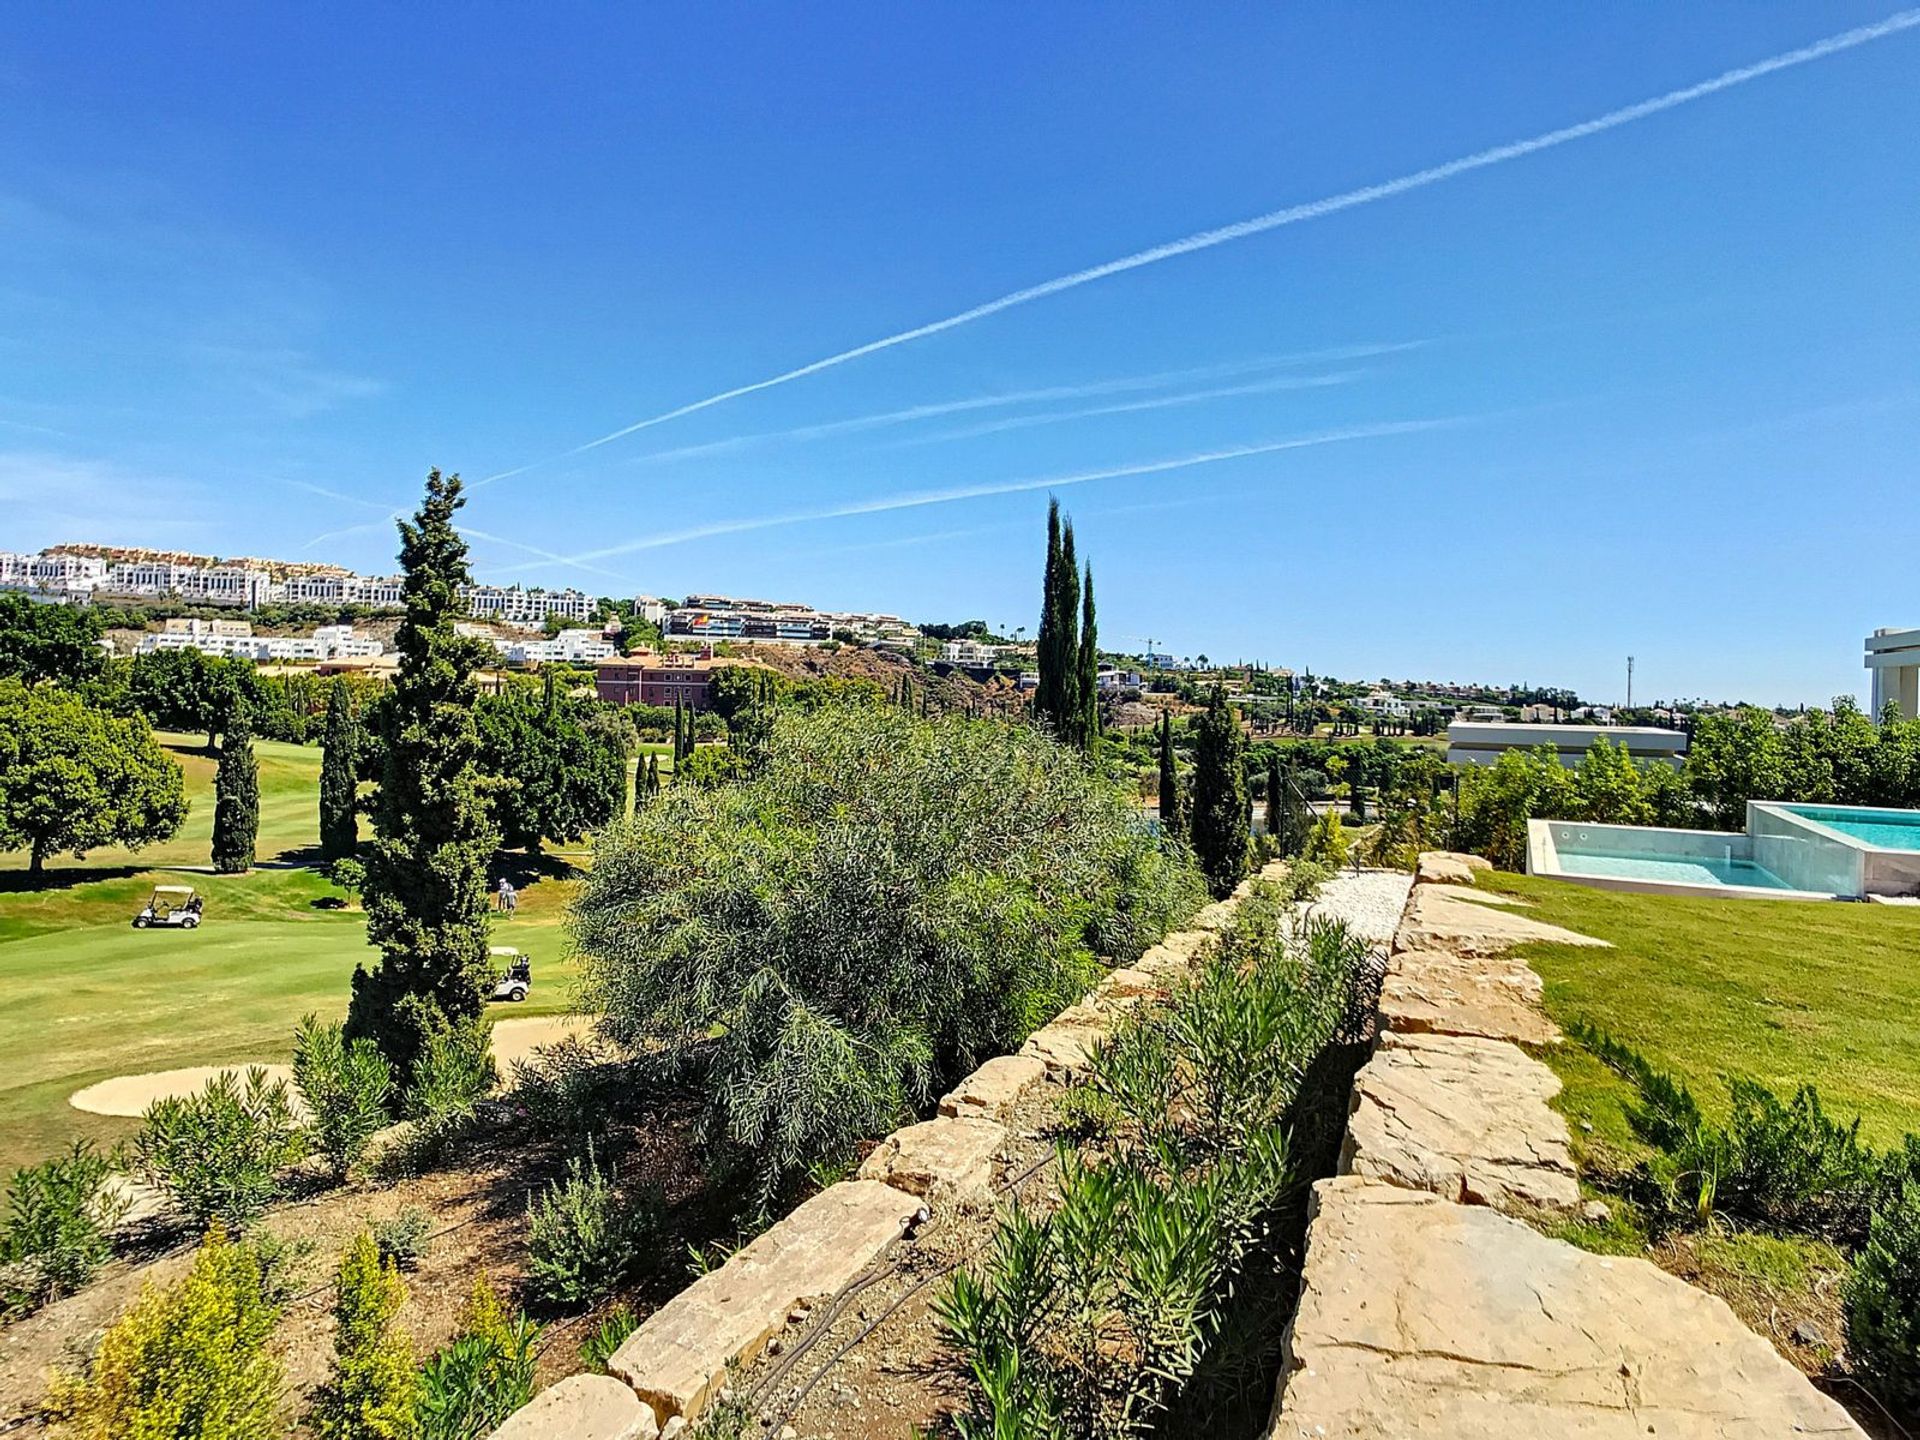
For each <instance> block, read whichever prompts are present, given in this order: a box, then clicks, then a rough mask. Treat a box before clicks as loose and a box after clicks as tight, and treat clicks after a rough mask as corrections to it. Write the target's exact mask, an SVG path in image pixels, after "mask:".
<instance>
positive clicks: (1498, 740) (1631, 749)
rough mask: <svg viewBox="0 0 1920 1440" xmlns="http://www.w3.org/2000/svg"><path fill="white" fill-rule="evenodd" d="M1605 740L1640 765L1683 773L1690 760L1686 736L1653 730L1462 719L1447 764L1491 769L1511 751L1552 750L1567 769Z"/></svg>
mask: <svg viewBox="0 0 1920 1440" xmlns="http://www.w3.org/2000/svg"><path fill="white" fill-rule="evenodd" d="M1603 735H1604V736H1605V737H1606V738H1607V739H1609V740H1611V741H1612V742H1613V743H1614V744H1616V745H1621V746H1625V747H1626V751H1627V754H1628V755H1630V756H1632V757H1633V759H1634V760H1636V761H1640V762H1646V761H1651V760H1658V761H1660V762H1661V763H1662V764H1665V765H1671V766H1673V767H1675V768H1676V769H1678V768H1679V766H1680V764H1681V762H1682V761H1683V760H1685V759H1686V754H1687V737H1686V733H1685V732H1684V731H1680V730H1662V729H1660V728H1658V727H1657V726H1652V725H1516V724H1499V725H1493V724H1482V723H1480V722H1479V721H1472V720H1456V721H1454V722H1453V724H1451V725H1449V726H1448V727H1447V763H1448V764H1450V765H1491V764H1493V762H1494V761H1496V760H1498V759H1499V758H1500V757H1501V756H1502V755H1503V754H1505V753H1506V752H1507V751H1509V750H1537V749H1539V747H1540V746H1542V745H1551V746H1552V747H1553V750H1554V753H1555V754H1557V755H1558V756H1559V757H1560V763H1561V764H1562V765H1578V764H1579V763H1580V761H1581V759H1582V757H1583V756H1585V755H1586V753H1587V751H1588V750H1589V749H1591V748H1592V747H1593V742H1594V741H1595V740H1597V739H1599V738H1600V737H1601V736H1603Z"/></svg>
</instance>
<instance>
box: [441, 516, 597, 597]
mask: <svg viewBox="0 0 1920 1440" xmlns="http://www.w3.org/2000/svg"><path fill="white" fill-rule="evenodd" d="M453 528H454V529H456V530H458V531H459V532H460V533H461V534H462V535H471V536H472V537H473V538H474V539H475V540H485V541H486V542H487V543H488V544H491V545H505V546H506V547H507V548H508V549H510V550H519V551H521V552H522V553H524V554H527V555H538V556H539V557H540V558H541V559H542V560H550V561H552V562H553V563H554V564H556V565H567V566H571V567H572V568H573V569H575V570H584V571H586V572H587V573H588V574H589V575H599V576H603V577H604V578H606V579H608V580H619V581H621V582H623V583H624V582H625V580H626V578H627V577H626V576H624V575H616V574H614V572H613V571H611V570H602V569H601V568H600V567H599V566H597V565H589V564H587V563H585V562H584V561H583V560H576V559H569V558H568V557H567V556H565V555H560V554H557V553H555V552H554V551H552V550H542V549H541V548H540V547H539V546H538V545H529V544H527V543H526V542H525V541H524V540H509V539H507V537H506V536H504V535H493V534H489V533H488V532H487V531H485V530H478V529H475V528H474V527H473V526H471V525H456V526H454V527H453Z"/></svg>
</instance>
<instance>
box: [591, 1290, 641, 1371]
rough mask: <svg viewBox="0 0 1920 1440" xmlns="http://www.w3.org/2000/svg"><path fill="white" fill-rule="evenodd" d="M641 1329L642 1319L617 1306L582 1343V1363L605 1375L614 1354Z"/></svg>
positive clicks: (624, 1307) (622, 1306)
mask: <svg viewBox="0 0 1920 1440" xmlns="http://www.w3.org/2000/svg"><path fill="white" fill-rule="evenodd" d="M639 1328H640V1317H639V1316H637V1315H635V1314H634V1313H633V1311H631V1310H629V1309H628V1308H627V1307H626V1306H624V1305H616V1306H615V1307H614V1308H613V1309H612V1310H610V1311H608V1312H607V1314H606V1316H605V1318H603V1319H602V1320H601V1321H600V1323H599V1324H598V1325H596V1326H594V1327H593V1329H592V1330H591V1331H590V1332H589V1333H588V1335H587V1338H586V1339H585V1340H583V1341H581V1342H580V1363H581V1364H582V1365H584V1366H586V1367H587V1369H589V1370H591V1371H594V1372H595V1373H597V1374H602V1375H604V1374H605V1373H606V1370H607V1362H608V1361H610V1360H612V1359H613V1356H614V1352H615V1351H616V1350H618V1349H619V1348H620V1347H621V1346H622V1345H624V1344H626V1343H627V1337H628V1336H629V1335H631V1334H633V1332H634V1331H635V1330H638V1329H639Z"/></svg>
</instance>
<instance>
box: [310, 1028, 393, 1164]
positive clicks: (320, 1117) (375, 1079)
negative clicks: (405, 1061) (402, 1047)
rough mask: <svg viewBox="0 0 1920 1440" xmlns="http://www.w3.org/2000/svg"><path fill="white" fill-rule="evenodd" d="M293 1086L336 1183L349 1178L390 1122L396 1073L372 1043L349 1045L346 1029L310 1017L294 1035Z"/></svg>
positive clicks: (356, 1042) (354, 1042)
mask: <svg viewBox="0 0 1920 1440" xmlns="http://www.w3.org/2000/svg"><path fill="white" fill-rule="evenodd" d="M293 1083H294V1084H295V1085H297V1086H298V1087H299V1089H300V1094H301V1097H302V1098H303V1099H304V1100H305V1101H306V1102H307V1113H308V1114H309V1115H310V1116H311V1117H312V1119H311V1120H310V1121H309V1126H308V1128H309V1131H310V1133H311V1134H312V1136H313V1143H314V1148H315V1149H316V1150H318V1151H319V1152H320V1153H321V1154H322V1155H324V1156H326V1157H327V1159H328V1160H329V1161H330V1162H331V1163H332V1165H333V1171H334V1175H335V1176H336V1178H338V1179H340V1180H342V1181H344V1180H346V1179H348V1178H349V1177H351V1176H352V1175H353V1174H354V1173H355V1172H357V1171H358V1170H359V1168H360V1164H361V1162H362V1161H363V1160H364V1159H365V1158H366V1153H367V1146H368V1144H369V1143H370V1142H371V1141H372V1139H373V1137H374V1135H376V1134H377V1133H378V1132H379V1131H380V1130H381V1128H382V1127H384V1126H385V1125H386V1123H387V1098H388V1096H389V1095H391V1094H392V1092H393V1068H392V1067H391V1066H390V1065H388V1064H387V1060H386V1057H385V1056H384V1055H382V1054H381V1053H380V1047H379V1046H377V1045H375V1044H374V1043H373V1042H372V1041H371V1040H367V1039H359V1040H355V1041H352V1042H351V1043H349V1042H348V1041H347V1040H346V1038H345V1036H344V1034H343V1031H342V1027H341V1026H339V1025H323V1024H321V1023H320V1021H319V1020H318V1018H317V1017H315V1016H312V1015H309V1016H307V1017H306V1019H304V1020H302V1021H301V1022H300V1028H299V1030H298V1031H296V1032H295V1034H294V1040H293Z"/></svg>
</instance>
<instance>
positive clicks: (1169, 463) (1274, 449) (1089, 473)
mask: <svg viewBox="0 0 1920 1440" xmlns="http://www.w3.org/2000/svg"><path fill="white" fill-rule="evenodd" d="M1484 418H1486V417H1484V416H1479V415H1456V416H1451V417H1446V418H1442V419H1437V420H1392V421H1387V422H1385V423H1382V424H1378V425H1360V426H1356V427H1354V428H1352V429H1349V430H1325V431H1321V432H1320V433H1318V434H1315V435H1299V436H1295V437H1294V438H1292V439H1290V440H1275V441H1271V442H1269V443H1267V444H1263V445H1237V446H1234V447H1232V448H1231V449H1226V450H1209V451H1204V452H1203V453H1201V454H1198V455H1183V456H1180V457H1179V458H1177V459H1173V460H1148V461H1144V462H1142V463H1140V464H1137V465H1121V466H1116V467H1115V468H1113V469H1110V470H1082V471H1078V472H1075V473H1071V474H1066V475H1048V476H1044V477H1042V478H1040V479H1034V480H1004V481H998V482H995V483H993V484H987V485H960V486H954V487H953V488H951V489H946V490H920V491H913V492H909V493H907V494H904V495H882V496H877V497H875V498H874V499H871V500H854V501H850V502H848V503H847V504H845V505H834V506H830V507H828V508H825V509H821V510H796V511H791V512H789V513H787V514H784V515H759V516H751V517H748V518H745V519H740V520H719V521H715V522H713V523H711V524H707V525H696V526H692V527H690V528H689V529H685V530H670V531H667V532H665V533H663V534H659V535H645V536H642V537H640V538H639V539H637V540H628V541H626V542H624V543H623V544H619V545H609V546H606V547H605V548H603V549H599V550H588V551H584V552H582V553H581V554H578V555H574V556H570V557H567V563H569V564H577V563H579V562H582V561H593V560H606V559H610V558H611V557H613V556H615V555H631V554H634V553H635V552H636V551H640V550H660V549H664V548H666V547H667V546H669V545H684V544H686V543H688V542H689V541H692V540H708V539H712V538H713V537H714V536H716V535H739V534H742V533H744V532H746V531H749V530H773V529H777V528H780V527H782V526H787V525H804V524H807V523H808V522H809V521H814V520H842V519H846V518H847V517H849V516H852V515H877V514H880V513H882V512H884V511H888V510H914V509H918V508H920V507H921V506H923V505H948V504H952V503H953V502H954V501H956V500H978V499H981V498H984V497H986V496H989V495H1017V494H1020V493H1021V492H1023V491H1028V490H1064V489H1066V488H1067V487H1068V486H1069V485H1087V484H1091V483H1092V482H1094V481H1096V480H1121V479H1125V478H1127V477H1129V476H1134V475H1160V474H1164V473H1165V472H1167V471H1169V470H1189V469H1192V468H1194V467H1196V466H1200V465H1217V464H1219V463H1220V462H1221V461H1223V460H1244V459H1247V458H1249V457H1251V456H1255V455H1275V454H1278V453H1279V452H1281V451H1283V450H1305V449H1309V448H1311V447H1313V446H1316V445H1338V444H1343V443H1345V442H1347V441H1350V440H1373V439H1378V438H1380V437H1383V436H1388V435H1408V434H1413V433H1414V432H1416V431H1421V430H1438V429H1442V428H1445V427H1448V426H1454V425H1466V424H1470V423H1472V422H1473V421H1475V420H1480V419H1484ZM534 568H536V567H534V566H532V565H516V566H513V567H511V570H531V569H534ZM509 573H511V572H509Z"/></svg>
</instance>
